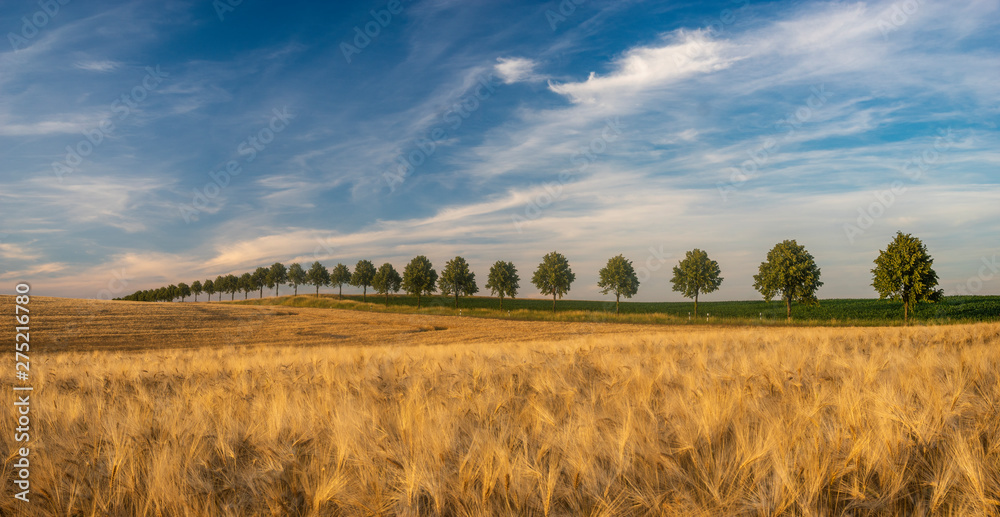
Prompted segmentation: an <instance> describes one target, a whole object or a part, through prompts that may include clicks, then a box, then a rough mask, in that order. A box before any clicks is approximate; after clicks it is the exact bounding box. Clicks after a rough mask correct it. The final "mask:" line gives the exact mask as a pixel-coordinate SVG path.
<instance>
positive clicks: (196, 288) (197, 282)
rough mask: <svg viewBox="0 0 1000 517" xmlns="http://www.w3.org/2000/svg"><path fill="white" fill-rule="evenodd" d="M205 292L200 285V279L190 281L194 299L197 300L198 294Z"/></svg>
mask: <svg viewBox="0 0 1000 517" xmlns="http://www.w3.org/2000/svg"><path fill="white" fill-rule="evenodd" d="M203 292H205V291H204V290H203V288H202V287H201V280H195V281H194V282H191V294H193V295H194V301H198V295H199V294H201V293H203Z"/></svg>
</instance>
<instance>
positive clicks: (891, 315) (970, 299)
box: [224, 294, 1000, 326]
mask: <svg viewBox="0 0 1000 517" xmlns="http://www.w3.org/2000/svg"><path fill="white" fill-rule="evenodd" d="M224 300H225V299H224ZM361 300H362V297H361V296H360V295H345V296H344V300H343V301H341V300H340V299H339V298H338V297H337V296H336V295H329V294H322V295H320V296H319V297H318V298H317V297H316V296H315V295H298V296H281V297H267V298H262V299H260V298H257V299H255V298H251V299H249V300H246V301H238V303H245V304H252V305H287V306H293V307H327V308H340V309H354V310H357V309H361V310H372V311H391V312H405V313H413V312H418V311H417V309H416V306H417V299H416V297H413V296H407V295H391V296H389V299H388V303H386V298H385V297H384V296H378V295H369V296H368V303H367V304H361V303H360V302H361ZM693 307H694V305H693V304H692V303H690V302H658V303H647V302H624V301H623V302H622V303H621V315H620V316H615V315H614V311H615V304H614V301H613V300H612V301H610V302H608V301H582V300H559V301H558V302H557V309H556V310H557V312H556V313H555V314H553V313H552V300H541V299H515V300H509V299H508V300H504V310H503V311H500V310H499V300H498V299H496V298H489V297H481V296H471V297H463V298H461V299H460V300H459V308H460V309H461V310H462V313H463V315H467V316H475V317H486V318H513V319H521V320H535V321H620V322H632V323H661V324H662V323H665V324H678V323H684V324H687V323H692V324H703V323H710V324H715V325H718V324H735V325H787V324H789V322H788V320H787V319H786V318H785V306H784V304H783V302H781V301H772V302H770V303H768V302H765V301H763V300H758V301H736V302H705V301H700V302H699V303H698V313H699V316H700V317H699V318H698V319H697V320H696V319H694V318H693V316H692V314H691V313H692V311H693ZM419 312H421V313H424V314H454V313H456V311H455V310H454V298H451V297H447V296H424V297H423V299H422V308H421V309H420V311H419ZM508 312H509V313H510V314H508ZM792 318H793V320H792V322H791V324H793V325H800V326H801V325H805V326H817V325H820V326H831V325H833V326H885V325H902V324H903V306H902V304H901V303H899V302H892V301H888V300H878V299H853V300H821V301H820V304H819V305H812V306H810V305H798V304H793V308H792ZM912 321H913V322H917V323H921V324H947V323H975V322H981V321H1000V296H950V297H946V298H945V299H944V300H943V301H941V302H938V303H922V304H919V305H917V308H916V310H915V311H914V314H913V319H912Z"/></svg>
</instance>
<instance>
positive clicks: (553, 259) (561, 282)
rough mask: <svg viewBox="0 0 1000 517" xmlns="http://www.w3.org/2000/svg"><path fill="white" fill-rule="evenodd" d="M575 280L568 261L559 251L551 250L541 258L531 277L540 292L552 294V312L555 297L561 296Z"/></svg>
mask: <svg viewBox="0 0 1000 517" xmlns="http://www.w3.org/2000/svg"><path fill="white" fill-rule="evenodd" d="M574 280H576V275H574V274H573V270H572V269H570V267H569V261H568V260H566V257H564V256H563V255H562V254H561V253H558V252H555V251H553V252H551V253H548V254H546V255H545V256H544V257H543V258H542V262H541V263H540V264H538V269H536V270H535V274H534V275H533V276H532V277H531V283H533V284H535V287H537V288H538V290H539V291H540V292H541V293H542V294H551V295H552V312H555V310H556V297H557V296H558V297H559V298H562V297H563V295H565V294H566V293H568V292H569V286H570V284H572V283H573V281H574Z"/></svg>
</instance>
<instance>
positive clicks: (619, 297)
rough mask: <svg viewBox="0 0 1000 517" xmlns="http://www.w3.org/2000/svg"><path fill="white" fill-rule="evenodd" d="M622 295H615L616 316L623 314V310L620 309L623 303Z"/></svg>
mask: <svg viewBox="0 0 1000 517" xmlns="http://www.w3.org/2000/svg"><path fill="white" fill-rule="evenodd" d="M621 297H622V296H621V295H620V294H616V295H615V316H618V315H619V314H621V311H620V310H619V306H620V305H621Z"/></svg>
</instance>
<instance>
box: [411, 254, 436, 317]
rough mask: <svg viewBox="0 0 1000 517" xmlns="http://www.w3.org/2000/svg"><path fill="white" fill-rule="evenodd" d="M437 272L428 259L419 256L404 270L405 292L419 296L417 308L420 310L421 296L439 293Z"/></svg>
mask: <svg viewBox="0 0 1000 517" xmlns="http://www.w3.org/2000/svg"><path fill="white" fill-rule="evenodd" d="M437 278H438V275H437V271H434V266H433V265H431V261H430V260H427V257H425V256H423V255H417V256H416V257H413V260H411V261H410V263H409V264H407V265H406V268H404V269H403V290H404V291H406V292H407V293H410V294H415V295H416V296H417V308H418V309H419V308H420V296H421V295H423V294H428V295H429V294H431V293H433V292H434V291H437V288H436V287H434V284H435V283H437Z"/></svg>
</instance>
